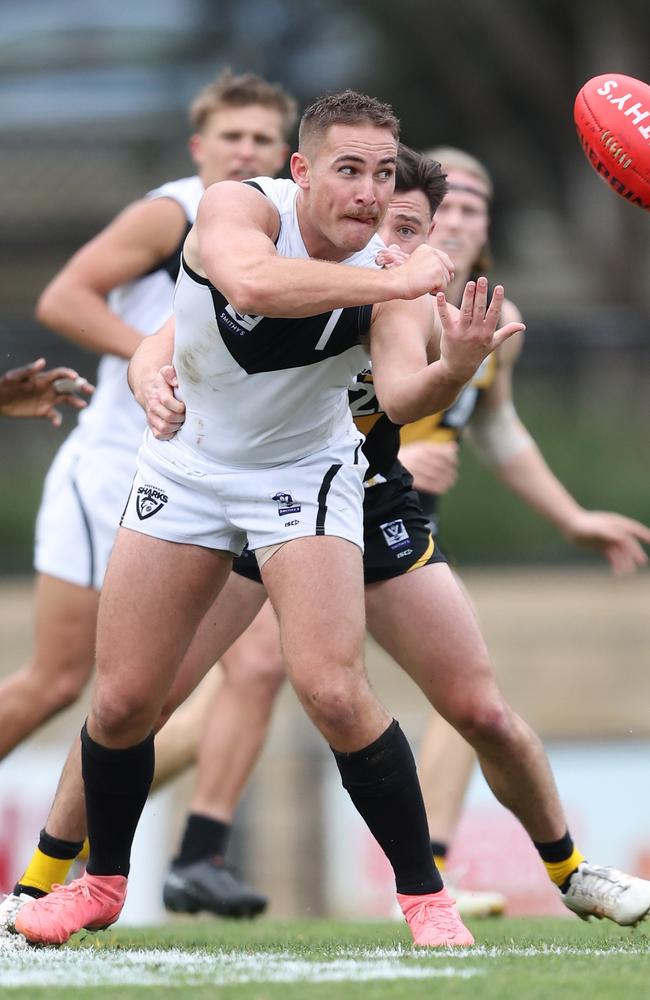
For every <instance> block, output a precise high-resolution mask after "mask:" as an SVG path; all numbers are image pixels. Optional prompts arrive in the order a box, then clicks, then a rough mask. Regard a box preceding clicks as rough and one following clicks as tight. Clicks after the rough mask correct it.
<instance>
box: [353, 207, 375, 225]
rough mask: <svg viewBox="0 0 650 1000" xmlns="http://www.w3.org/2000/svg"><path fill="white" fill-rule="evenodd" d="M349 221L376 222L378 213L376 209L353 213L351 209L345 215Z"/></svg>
mask: <svg viewBox="0 0 650 1000" xmlns="http://www.w3.org/2000/svg"><path fill="white" fill-rule="evenodd" d="M345 214H346V215H347V217H348V218H349V219H372V220H373V221H374V222H377V220H378V219H379V212H378V211H377V210H376V209H366V210H365V211H354V209H352V210H351V211H349V212H346V213H345Z"/></svg>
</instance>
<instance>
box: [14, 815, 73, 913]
mask: <svg viewBox="0 0 650 1000" xmlns="http://www.w3.org/2000/svg"><path fill="white" fill-rule="evenodd" d="M82 847H83V840H79V841H77V840H61V839H60V838H59V837H53V836H52V835H51V834H49V833H48V832H47V830H41V833H40V837H39V840H38V847H37V848H36V850H35V851H34V853H33V855H32V857H31V859H30V862H29V864H28V865H27V868H26V869H25V871H24V872H23V874H22V875H21V877H20V879H19V881H18V882H16V885H15V886H14V890H13V891H14V893H15V895H17V896H19V895H20V894H21V893H24V894H26V895H27V896H34V897H35V898H36V899H38V898H39V896H45V895H46V894H47V893H48V892H51V891H52V886H53V885H55V884H58V883H62V882H65V880H66V876H67V874H68V872H69V871H70V868H71V867H72V862H73V861H74V859H75V858H76V857H77V855H78V854H79V851H80V850H81V848H82Z"/></svg>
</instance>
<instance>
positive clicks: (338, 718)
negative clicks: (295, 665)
mask: <svg viewBox="0 0 650 1000" xmlns="http://www.w3.org/2000/svg"><path fill="white" fill-rule="evenodd" d="M325 676H326V675H325ZM365 689H366V685H365V684H363V683H361V682H360V681H359V680H357V679H353V678H350V677H347V676H345V675H344V674H343V675H340V676H339V677H335V678H333V679H331V678H327V676H326V680H325V682H323V680H322V679H321V680H320V681H319V682H318V683H315V684H304V685H302V686H300V687H299V688H298V694H299V697H300V699H301V701H302V703H303V705H304V706H305V708H306V709H307V711H308V713H309V715H310V716H311V718H312V719H313V720H314V722H315V723H316V725H317V726H319V728H326V729H328V730H339V731H340V732H352V731H353V730H354V729H355V727H356V726H357V725H358V722H359V719H360V717H361V715H362V713H363V705H364V698H363V693H364V691H365Z"/></svg>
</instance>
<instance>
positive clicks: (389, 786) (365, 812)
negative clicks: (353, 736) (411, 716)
mask: <svg viewBox="0 0 650 1000" xmlns="http://www.w3.org/2000/svg"><path fill="white" fill-rule="evenodd" d="M332 751H333V753H334V757H335V760H336V763H337V765H338V769H339V771H340V772H341V779H342V781H343V787H344V788H345V789H347V791H348V793H349V795H350V798H351V799H352V802H353V803H354V806H355V807H356V809H357V811H358V812H359V813H361V816H362V817H363V819H364V820H365V822H366V824H367V826H368V828H369V830H370V832H371V833H372V835H373V837H374V838H375V840H376V841H377V843H378V844H379V846H380V847H381V848H382V850H383V851H384V854H385V855H386V857H387V858H388V860H389V861H390V863H391V865H392V867H393V871H394V872H395V884H396V887H397V891H398V892H400V893H405V894H407V895H418V896H419V895H423V894H424V893H429V892H439V891H440V889H442V879H441V878H440V874H439V872H438V870H437V869H436V866H435V864H434V861H433V855H432V853H431V843H430V841H429V831H428V828H427V817H426V813H425V811H424V802H423V800H422V792H421V790H420V783H419V781H418V776H417V771H416V768H415V760H414V758H413V754H412V752H411V748H410V746H409V744H408V740H407V739H406V737H405V736H404V733H403V732H402V730H401V729H400V727H399V723H398V722H397V720H396V719H393V721H392V722H391V724H390V726H389V727H388V729H387V730H386V731H385V732H384V733H382V735H381V736H380V737H379V738H378V739H376V740H375V741H374V743H371V744H370V746H367V747H364V749H363V750H355V751H354V752H353V753H339V752H338V751H337V750H334V749H333V748H332Z"/></svg>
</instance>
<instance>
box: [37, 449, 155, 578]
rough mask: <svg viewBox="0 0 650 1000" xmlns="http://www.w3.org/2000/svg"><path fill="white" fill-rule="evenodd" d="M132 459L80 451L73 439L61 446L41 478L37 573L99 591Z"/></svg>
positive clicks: (129, 452) (130, 478)
mask: <svg viewBox="0 0 650 1000" xmlns="http://www.w3.org/2000/svg"><path fill="white" fill-rule="evenodd" d="M135 459H136V456H135V453H134V452H133V451H132V450H131V449H128V450H125V451H120V450H118V449H115V448H102V447H101V446H99V447H93V448H92V449H91V448H80V447H79V445H78V444H77V443H76V442H75V441H74V440H73V439H71V440H70V441H69V442H66V443H64V444H63V446H62V447H61V448H60V449H59V451H58V453H57V455H56V457H55V459H54V462H53V463H52V465H51V466H50V470H49V472H48V474H47V477H46V479H45V485H44V488H43V498H42V500H41V506H40V508H39V511H38V517H37V519H36V541H35V553H34V565H35V567H36V569H37V570H38V572H39V573H47V574H49V575H50V576H55V577H57V578H58V579H60V580H65V581H67V582H68V583H75V584H77V585H78V586H80V587H93V588H95V589H97V590H101V587H102V584H103V582H104V573H105V572H106V566H107V563H108V557H109V555H110V553H111V548H112V546H113V541H114V539H115V533H116V531H117V528H118V526H119V523H120V517H121V514H122V511H123V510H124V504H125V503H126V500H127V497H128V495H129V490H130V489H131V484H132V482H133V474H134V472H135Z"/></svg>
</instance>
